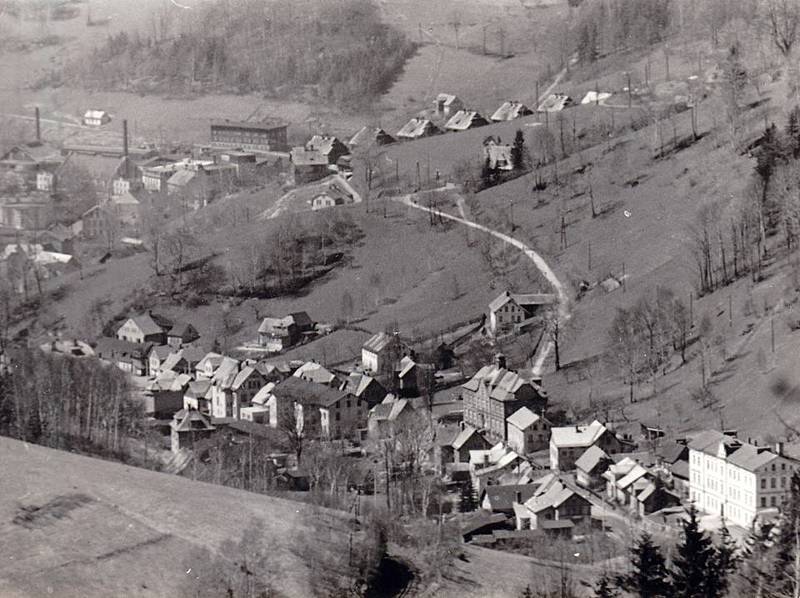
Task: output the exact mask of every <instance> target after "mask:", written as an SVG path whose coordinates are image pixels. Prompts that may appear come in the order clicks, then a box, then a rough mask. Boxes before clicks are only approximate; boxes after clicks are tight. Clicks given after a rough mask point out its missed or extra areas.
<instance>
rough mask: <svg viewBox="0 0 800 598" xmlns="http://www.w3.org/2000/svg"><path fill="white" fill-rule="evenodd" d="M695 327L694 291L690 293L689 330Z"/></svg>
mask: <svg viewBox="0 0 800 598" xmlns="http://www.w3.org/2000/svg"><path fill="white" fill-rule="evenodd" d="M693 326H694V291H690V292H689V328H692V327H693Z"/></svg>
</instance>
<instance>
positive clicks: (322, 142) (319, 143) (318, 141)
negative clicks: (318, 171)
mask: <svg viewBox="0 0 800 598" xmlns="http://www.w3.org/2000/svg"><path fill="white" fill-rule="evenodd" d="M334 148H341V149H343V150H345V151H349V150H348V149H347V146H346V145H345V144H344V143H342V142H341V141H339V139H337V138H336V137H334V136H332V135H314V136H313V137H312V138H311V139H309V140H308V141H307V142H306V149H307V150H309V151H317V152H319V153H320V154H322V155H323V156H327V155H328V154H330V153H331V152H332V151H333V150H334Z"/></svg>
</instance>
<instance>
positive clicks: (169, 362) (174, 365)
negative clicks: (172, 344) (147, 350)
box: [151, 347, 205, 376]
mask: <svg viewBox="0 0 800 598" xmlns="http://www.w3.org/2000/svg"><path fill="white" fill-rule="evenodd" d="M151 353H152V351H151ZM204 356H205V353H204V352H203V351H202V349H198V348H196V347H184V348H182V349H178V350H177V351H174V352H172V353H170V354H169V355H168V356H167V358H166V359H165V360H164V361H163V363H162V364H161V371H162V372H165V371H170V372H175V373H176V374H187V375H190V376H193V375H194V368H195V367H196V366H197V364H198V363H200V361H201V360H202V359H203V357H204Z"/></svg>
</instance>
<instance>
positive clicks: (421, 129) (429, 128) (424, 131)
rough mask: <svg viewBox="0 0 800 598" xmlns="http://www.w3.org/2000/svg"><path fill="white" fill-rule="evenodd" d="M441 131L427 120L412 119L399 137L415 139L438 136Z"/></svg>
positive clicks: (400, 131) (399, 132) (399, 133)
mask: <svg viewBox="0 0 800 598" xmlns="http://www.w3.org/2000/svg"><path fill="white" fill-rule="evenodd" d="M438 133H441V130H440V129H439V128H438V127H436V126H435V125H434V124H433V123H432V122H431V121H429V120H428V119H426V118H416V117H415V118H412V119H411V120H410V121H408V122H407V123H406V124H405V125H403V128H402V129H400V130H399V131H398V132H397V136H398V137H405V138H407V139H415V138H417V137H424V136H426V135H436V134H438Z"/></svg>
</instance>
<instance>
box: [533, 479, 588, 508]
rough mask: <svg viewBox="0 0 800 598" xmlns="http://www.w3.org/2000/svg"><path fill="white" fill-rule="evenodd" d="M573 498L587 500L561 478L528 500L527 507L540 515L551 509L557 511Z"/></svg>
mask: <svg viewBox="0 0 800 598" xmlns="http://www.w3.org/2000/svg"><path fill="white" fill-rule="evenodd" d="M573 496H579V497H580V498H581V499H583V500H586V498H585V497H584V496H583V495H582V494H580V493H579V492H577V491H576V490H575V489H574V488H572V487H571V486H570V485H569V484H568V483H567V482H565V481H564V480H561V479H560V478H559V479H556V480H554V481H553V482H552V483H550V484H549V485H548V486H547V487H546V490H545V491H544V492H542V493H541V494H537V495H536V496H533V497H532V498H530V499H528V500H527V501H526V502H525V506H526V507H527V508H528V509H529V510H530V511H531V512H533V513H540V512H542V511H544V510H546V509H549V508H554V509H557V508H558V507H560V506H561V505H562V504H564V503H565V502H566V501H567V500H569V499H570V498H572V497H573Z"/></svg>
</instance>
